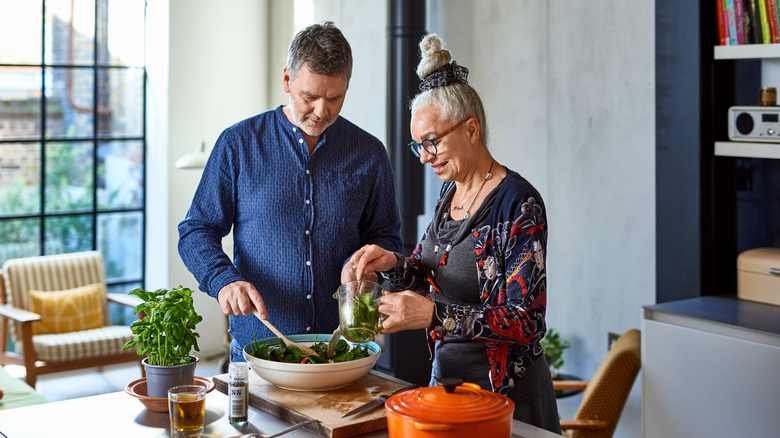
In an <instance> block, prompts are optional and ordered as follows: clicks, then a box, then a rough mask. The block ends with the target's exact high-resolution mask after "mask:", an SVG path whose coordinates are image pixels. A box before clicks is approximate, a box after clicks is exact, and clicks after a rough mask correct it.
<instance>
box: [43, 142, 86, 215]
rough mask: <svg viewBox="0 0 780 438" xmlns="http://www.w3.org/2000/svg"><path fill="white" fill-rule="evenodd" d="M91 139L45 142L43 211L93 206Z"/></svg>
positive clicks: (51, 211) (60, 210)
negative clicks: (88, 140)
mask: <svg viewBox="0 0 780 438" xmlns="http://www.w3.org/2000/svg"><path fill="white" fill-rule="evenodd" d="M92 163H93V159H92V143H91V142H84V141H81V142H55V143H49V144H47V145H46V198H45V202H44V203H45V206H44V211H45V212H46V213H57V212H74V211H83V210H92V205H93V204H92V190H93V176H92Z"/></svg>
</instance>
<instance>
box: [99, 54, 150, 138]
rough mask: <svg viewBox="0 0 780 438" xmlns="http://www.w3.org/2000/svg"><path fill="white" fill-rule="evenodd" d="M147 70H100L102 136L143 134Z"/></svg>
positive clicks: (100, 131)
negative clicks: (145, 73)
mask: <svg viewBox="0 0 780 438" xmlns="http://www.w3.org/2000/svg"><path fill="white" fill-rule="evenodd" d="M143 99H144V71H143V69H140V68H131V69H125V68H112V69H98V108H100V109H101V113H100V119H99V120H98V128H97V129H98V135H100V136H102V137H105V136H112V137H140V136H142V135H143V127H144V111H143V110H144V106H143V101H144V100H143Z"/></svg>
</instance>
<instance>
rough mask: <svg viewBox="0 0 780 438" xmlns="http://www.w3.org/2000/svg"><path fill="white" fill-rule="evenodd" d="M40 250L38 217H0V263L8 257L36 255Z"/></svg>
mask: <svg viewBox="0 0 780 438" xmlns="http://www.w3.org/2000/svg"><path fill="white" fill-rule="evenodd" d="M40 251H41V226H40V219H38V218H34V219H0V265H2V264H3V263H5V261H6V260H10V259H16V258H19V257H31V256H37V255H39V254H40Z"/></svg>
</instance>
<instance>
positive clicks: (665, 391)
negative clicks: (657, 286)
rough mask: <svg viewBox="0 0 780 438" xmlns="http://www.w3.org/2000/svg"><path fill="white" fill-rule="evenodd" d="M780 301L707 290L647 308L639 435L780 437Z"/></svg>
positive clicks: (658, 437)
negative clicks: (767, 301) (707, 293)
mask: <svg viewBox="0 0 780 438" xmlns="http://www.w3.org/2000/svg"><path fill="white" fill-rule="evenodd" d="M778 365H780V306H774V305H771V304H764V303H758V302H753V301H747V300H741V299H737V298H736V297H720V296H704V297H698V298H691V299H687V300H680V301H674V302H668V303H662V304H656V305H653V306H646V307H644V308H643V309H642V431H643V433H642V436H643V437H644V438H667V437H700V436H701V437H708V438H716V437H723V438H727V437H728V438H731V437H769V436H778V430H780V416H778V415H777V407H778V406H780V372H778Z"/></svg>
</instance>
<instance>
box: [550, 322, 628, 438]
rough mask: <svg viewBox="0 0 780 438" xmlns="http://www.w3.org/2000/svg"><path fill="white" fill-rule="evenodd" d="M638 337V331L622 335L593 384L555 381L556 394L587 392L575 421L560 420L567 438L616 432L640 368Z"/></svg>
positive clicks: (590, 437)
mask: <svg viewBox="0 0 780 438" xmlns="http://www.w3.org/2000/svg"><path fill="white" fill-rule="evenodd" d="M639 335H640V332H639V330H636V329H631V330H628V331H627V332H625V333H623V334H622V335H621V336H620V337H619V338H618V340H617V341H616V342H615V344H614V345H613V346H612V348H611V349H610V350H609V353H607V356H606V358H604V361H603V362H601V365H599V367H598V369H596V372H595V373H594V374H593V377H591V379H590V381H577V380H567V381H556V380H553V387H554V388H555V389H556V390H578V389H579V390H583V389H584V390H585V392H584V393H583V395H582V402H581V403H580V406H579V408H578V409H577V413H576V414H575V416H574V419H573V420H561V430H563V431H564V435H565V436H568V437H570V438H608V437H611V436H612V434H613V433H614V432H615V428H616V427H617V423H618V420H619V419H620V414H621V412H622V411H623V406H625V404H626V399H627V398H628V394H629V392H631V387H632V386H633V384H634V381H635V380H636V376H637V374H638V373H639V368H640V365H641V354H640V336H639ZM567 431H569V432H567Z"/></svg>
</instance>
